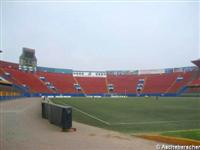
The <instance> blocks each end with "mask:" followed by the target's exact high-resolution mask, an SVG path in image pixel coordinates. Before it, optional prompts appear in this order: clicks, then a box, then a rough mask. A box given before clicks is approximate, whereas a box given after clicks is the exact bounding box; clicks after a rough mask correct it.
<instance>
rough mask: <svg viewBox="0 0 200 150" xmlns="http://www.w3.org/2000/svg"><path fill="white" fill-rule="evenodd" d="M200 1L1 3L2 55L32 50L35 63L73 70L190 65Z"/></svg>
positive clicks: (199, 48)
mask: <svg viewBox="0 0 200 150" xmlns="http://www.w3.org/2000/svg"><path fill="white" fill-rule="evenodd" d="M199 5H200V2H198V1H190V2H187V1H185V2H184V1H180V2H163V1H160V2H155V1H154V2H152V1H149V2H147V1H143V2H109V3H108V2H100V1H99V2H95V3H90V2H76V3H75V2H70V3H69V2H68V3H66V2H61V1H60V2H47V1H46V2H45V1H43V2H42V3H41V2H35V3H33V2H19V1H18V2H16V1H13V2H11V1H10V2H8V1H1V12H2V13H1V16H2V17H1V29H2V30H1V45H0V47H1V49H2V50H3V51H4V53H3V56H2V58H1V59H3V60H6V61H12V62H18V59H19V56H20V54H21V51H22V47H29V48H33V49H36V56H37V58H38V65H40V66H46V67H57V68H66V69H67V68H72V69H75V70H135V69H156V68H168V67H182V66H191V65H192V64H191V63H190V61H191V60H194V59H198V58H200V41H199V40H200V38H199V36H200V34H199V32H200V30H199V25H200V24H199V21H200V15H199V14H200V10H199Z"/></svg>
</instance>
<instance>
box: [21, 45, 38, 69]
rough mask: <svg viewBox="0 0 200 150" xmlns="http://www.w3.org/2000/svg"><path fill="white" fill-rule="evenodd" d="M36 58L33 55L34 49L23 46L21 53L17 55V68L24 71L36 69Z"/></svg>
mask: <svg viewBox="0 0 200 150" xmlns="http://www.w3.org/2000/svg"><path fill="white" fill-rule="evenodd" d="M36 68H37V58H36V56H35V50H34V49H30V48H23V49H22V54H21V56H20V57H19V69H20V70H24V71H31V72H34V71H36Z"/></svg>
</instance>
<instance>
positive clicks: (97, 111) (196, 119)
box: [52, 97, 200, 137]
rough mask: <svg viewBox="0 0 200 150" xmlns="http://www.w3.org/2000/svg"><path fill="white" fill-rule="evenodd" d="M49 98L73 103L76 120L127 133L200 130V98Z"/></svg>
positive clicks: (69, 103)
mask: <svg viewBox="0 0 200 150" xmlns="http://www.w3.org/2000/svg"><path fill="white" fill-rule="evenodd" d="M52 101H53V102H54V103H57V104H61V105H70V106H72V107H73V120H75V121H78V122H81V123H85V124H89V125H92V126H97V127H100V128H106V129H109V130H114V131H119V132H123V133H127V134H138V133H155V132H156V133H157V132H158V133H162V132H167V131H175V130H191V129H200V99H199V98H189V97H185V98H184V97H173V98H171V97H169V98H167V97H159V99H158V100H156V98H154V97H149V98H145V97H141V98H140V97H139V98H137V97H133V98H80V97H79V98H66V99H60V98H59V99H52ZM197 137H199V135H197Z"/></svg>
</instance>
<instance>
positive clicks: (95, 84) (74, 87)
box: [0, 48, 200, 148]
mask: <svg viewBox="0 0 200 150" xmlns="http://www.w3.org/2000/svg"><path fill="white" fill-rule="evenodd" d="M19 62H20V63H19V64H17V63H12V62H6V61H1V63H0V67H1V68H0V69H1V70H0V71H1V72H0V73H1V74H0V75H1V82H0V84H1V92H0V98H1V101H2V102H1V106H2V107H1V113H2V114H4V113H5V114H6V112H7V114H9V112H12V111H13V110H12V109H13V108H12V107H11V108H9V107H8V106H6V102H9V100H12V99H19V101H22V103H27V102H24V100H23V99H24V98H26V97H27V98H28V99H33V101H37V102H38V98H39V99H41V98H43V99H48V101H49V100H50V101H51V102H52V103H55V104H56V105H59V107H60V106H66V105H67V106H70V107H71V108H72V110H70V111H71V112H72V111H73V115H72V113H70V115H64V116H65V118H66V125H65V128H66V129H67V130H68V131H72V130H70V128H71V129H74V131H75V129H76V130H79V127H76V128H72V122H71V121H72V119H73V121H75V122H79V123H81V124H86V125H89V126H94V127H99V128H104V129H106V130H112V131H115V132H119V133H122V134H125V135H127V134H128V135H129V136H130V135H131V136H136V137H137V136H139V137H142V138H145V139H150V140H152V139H153V140H154V141H157V142H161V143H162V142H163V143H168V144H180V145H198V144H199V143H200V142H199V140H200V138H199V127H200V120H199V117H200V116H199V115H200V109H199V104H200V101H199V96H200V60H194V61H192V63H193V64H194V65H193V66H190V67H182V68H167V69H159V70H152V69H151V70H134V71H77V70H71V69H59V68H49V67H41V66H37V58H36V56H35V50H34V49H30V48H23V50H22V54H21V56H20V58H19ZM37 97H38V98H37ZM20 99H21V100H20ZM34 99H35V100H34ZM36 99H37V100H36ZM25 100H26V101H29V100H27V99H25ZM39 101H41V100H39ZM45 101H46V100H45ZM11 103H13V101H11ZM29 103H30V102H29ZM42 104H44V106H42V110H40V111H42V117H43V118H47V119H49V121H50V122H51V123H53V124H57V125H58V126H61V127H62V128H63V127H64V126H63V121H60V120H59V119H58V118H60V117H61V116H60V112H59V110H58V109H57V110H56V108H55V109H53V108H50V107H49V106H45V103H42ZM55 104H54V105H55ZM18 105H19V106H18ZM20 105H22V104H17V102H16V106H15V107H20V109H24V108H21V107H23V106H20ZM29 105H30V104H29ZM4 107H5V108H4ZM6 107H8V110H9V109H11V110H9V111H7V110H6V109H7V108H6ZM37 107H38V106H37ZM25 108H26V107H25ZM14 109H16V108H14ZM49 109H51V111H49ZM67 109H68V108H67ZM27 111H29V109H27ZM14 112H15V111H14ZM37 113H39V112H38V110H37ZM2 114H1V115H2ZM5 114H4V115H5ZM51 114H52V116H53V117H55V118H54V119H52V118H53V117H50V118H49V115H50V116H51ZM61 114H62V115H63V113H61ZM8 118H9V116H8ZM62 118H63V116H62ZM1 120H2V123H3V124H4V123H6V124H4V125H3V124H1V126H2V127H1V129H3V131H2V133H3V134H1V136H2V137H1V142H2V145H3V148H6V146H7V144H6V142H5V141H3V140H5V139H4V138H8V139H9V136H8V135H7V134H8V133H7V134H6V133H5V131H4V130H5V129H6V127H4V126H5V125H6V126H7V125H9V124H10V123H8V120H6V119H5V118H4V117H3V116H1ZM11 122H12V121H11ZM22 122H23V121H22ZM9 126H10V125H9ZM86 128H87V127H86ZM104 132H105V131H104ZM106 132H109V131H106ZM115 134H116V133H115ZM13 135H14V136H13V138H14V139H15V138H16V137H17V136H18V135H15V134H13ZM95 135H96V131H94V133H90V136H95ZM7 136H8V137H7ZM15 136H16V137H15ZM109 136H111V135H109ZM118 136H119V135H112V136H111V137H114V138H115V137H117V138H119V139H124V138H125V139H126V138H127V137H121V135H120V136H119V137H118ZM169 138H172V139H169ZM3 142H4V143H3ZM8 143H9V142H8ZM4 146H5V147H4ZM7 148H9V146H7ZM20 148H22V147H20Z"/></svg>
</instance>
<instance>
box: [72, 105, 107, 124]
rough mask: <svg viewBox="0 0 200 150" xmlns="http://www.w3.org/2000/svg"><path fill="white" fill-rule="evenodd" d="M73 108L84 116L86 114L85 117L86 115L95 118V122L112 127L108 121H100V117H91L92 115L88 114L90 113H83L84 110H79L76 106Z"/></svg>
mask: <svg viewBox="0 0 200 150" xmlns="http://www.w3.org/2000/svg"><path fill="white" fill-rule="evenodd" d="M72 107H73V108H74V109H75V110H76V111H79V112H80V113H82V114H84V115H86V116H88V117H90V118H93V119H95V120H98V121H99V122H101V123H104V124H106V125H110V123H109V122H107V121H104V120H102V119H99V118H98V117H96V116H93V115H91V114H88V113H86V112H84V111H82V110H80V109H78V108H76V107H74V106H72Z"/></svg>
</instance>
